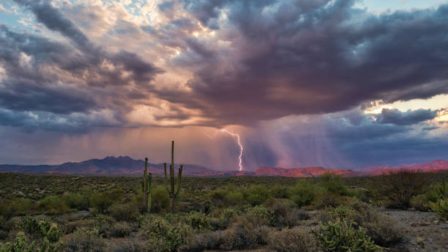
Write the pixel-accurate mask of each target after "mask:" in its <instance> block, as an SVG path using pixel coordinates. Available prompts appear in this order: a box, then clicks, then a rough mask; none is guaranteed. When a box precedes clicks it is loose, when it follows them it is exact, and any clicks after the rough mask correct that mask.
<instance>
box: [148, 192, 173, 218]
mask: <svg viewBox="0 0 448 252" xmlns="http://www.w3.org/2000/svg"><path fill="white" fill-rule="evenodd" d="M169 204H170V198H169V195H168V192H167V191H166V188H164V187H162V186H157V187H155V188H153V190H152V196H151V212H155V213H159V212H161V211H162V210H165V209H168V206H169Z"/></svg>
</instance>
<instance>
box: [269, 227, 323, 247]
mask: <svg viewBox="0 0 448 252" xmlns="http://www.w3.org/2000/svg"><path fill="white" fill-rule="evenodd" d="M268 246H269V248H270V249H271V250H272V251H277V252H296V251H301V252H308V251H309V252H314V251H319V248H318V245H317V241H316V240H315V238H314V237H313V236H312V235H311V234H310V233H309V232H306V231H304V230H302V229H298V228H293V229H282V230H280V231H274V232H271V233H270V234H269V238H268Z"/></svg>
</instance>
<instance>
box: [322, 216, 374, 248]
mask: <svg viewBox="0 0 448 252" xmlns="http://www.w3.org/2000/svg"><path fill="white" fill-rule="evenodd" d="M316 237H317V239H318V240H319V243H320V246H321V248H322V249H323V250H324V251H328V252H339V251H340V252H342V251H347V252H348V251H353V252H364V251H382V249H381V247H378V246H377V245H375V243H373V241H372V239H371V238H370V237H369V236H368V235H367V234H366V231H365V230H364V229H363V228H362V227H358V228H356V227H355V225H354V223H352V222H350V221H346V220H340V219H338V220H336V221H334V222H333V221H329V222H327V223H324V224H321V226H320V229H319V231H318V232H317V233H316Z"/></svg>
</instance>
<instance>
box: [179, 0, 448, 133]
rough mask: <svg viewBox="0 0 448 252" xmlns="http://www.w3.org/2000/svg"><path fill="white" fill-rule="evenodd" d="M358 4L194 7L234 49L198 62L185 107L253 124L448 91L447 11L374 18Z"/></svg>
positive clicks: (240, 3)
mask: <svg viewBox="0 0 448 252" xmlns="http://www.w3.org/2000/svg"><path fill="white" fill-rule="evenodd" d="M354 3H355V1H346V0H335V1H287V0H285V1H187V3H186V4H185V8H186V9H187V10H191V11H192V12H193V14H194V15H195V16H196V17H197V19H198V20H199V21H200V22H202V24H203V25H204V26H207V27H208V28H209V29H211V30H213V31H214V32H215V33H216V34H217V35H215V36H214V38H213V39H217V40H218V41H221V40H222V41H227V42H228V46H225V47H223V48H220V47H214V48H213V49H212V51H211V52H210V53H209V54H211V55H212V56H208V55H207V56H206V57H201V59H202V61H203V62H202V64H201V67H200V68H199V69H197V71H195V72H194V73H195V75H194V76H195V77H194V78H193V79H192V80H190V81H189V84H190V86H191V88H192V89H193V93H194V95H195V98H196V100H194V101H187V102H186V104H187V105H188V102H192V103H193V104H195V105H197V106H200V107H202V109H203V110H205V111H207V113H209V114H210V115H211V116H213V117H216V118H217V119H218V120H221V121H222V123H242V124H246V123H253V122H256V121H259V120H267V119H273V118H278V117H282V116H286V115H292V114H316V113H328V112H335V111H341V110H345V109H349V108H353V107H355V106H357V105H360V104H361V103H363V102H366V101H370V100H375V99H382V100H384V101H387V102H393V101H396V100H407V99H414V98H428V97H431V96H433V95H435V94H440V93H446V92H448V83H447V79H448V72H447V71H446V65H448V54H447V53H446V44H447V42H448V38H447V37H446V35H445V34H446V33H447V32H448V26H446V23H447V22H448V5H444V6H441V7H439V8H437V9H429V10H419V11H417V10H416V11H412V12H394V13H386V14H381V15H373V14H369V13H367V12H366V11H365V10H362V9H357V8H355V7H354ZM218 20H219V22H218ZM217 22H218V23H219V25H216V23H217ZM197 43H200V42H197ZM209 43H210V42H209V41H208V40H205V41H203V42H202V45H203V46H202V47H198V46H195V47H190V49H191V50H193V51H195V50H196V51H197V55H199V56H201V55H204V54H203V53H202V51H203V50H202V49H201V50H197V49H195V48H204V47H206V48H207V47H209V48H211V46H210V44H209ZM192 58H193V61H195V60H196V59H195V58H194V57H192ZM184 60H185V59H184ZM187 62H188V61H187ZM195 62H196V61H195ZM187 64H188V63H187Z"/></svg>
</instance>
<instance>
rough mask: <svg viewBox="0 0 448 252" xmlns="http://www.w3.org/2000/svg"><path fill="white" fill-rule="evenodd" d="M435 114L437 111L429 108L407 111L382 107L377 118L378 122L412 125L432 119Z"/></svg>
mask: <svg viewBox="0 0 448 252" xmlns="http://www.w3.org/2000/svg"><path fill="white" fill-rule="evenodd" d="M436 116H437V112H436V111H432V110H429V109H419V110H410V111H407V112H401V111H399V110H398V109H383V110H382V111H381V114H380V115H379V116H378V119H377V120H378V121H379V122H380V123H391V124H397V125H412V124H416V123H420V122H424V121H427V120H431V119H434V118H435V117H436Z"/></svg>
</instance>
